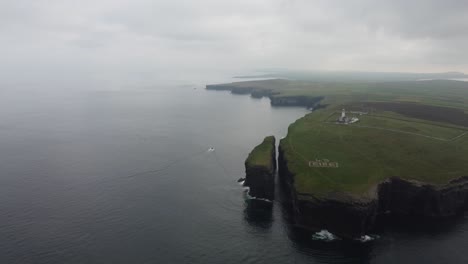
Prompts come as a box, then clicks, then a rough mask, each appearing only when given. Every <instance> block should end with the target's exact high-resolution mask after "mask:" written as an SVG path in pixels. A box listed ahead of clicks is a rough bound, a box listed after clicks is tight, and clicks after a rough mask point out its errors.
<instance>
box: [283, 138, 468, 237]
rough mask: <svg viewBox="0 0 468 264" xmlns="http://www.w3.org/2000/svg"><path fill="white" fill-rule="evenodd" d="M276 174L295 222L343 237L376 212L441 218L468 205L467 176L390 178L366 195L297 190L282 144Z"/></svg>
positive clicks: (366, 227)
mask: <svg viewBox="0 0 468 264" xmlns="http://www.w3.org/2000/svg"><path fill="white" fill-rule="evenodd" d="M278 163H279V164H278V167H279V175H280V179H281V181H282V183H283V184H285V186H286V189H287V191H288V193H289V197H290V202H291V205H292V206H293V211H294V220H295V223H296V224H297V225H298V226H300V227H303V228H305V229H309V230H313V231H316V230H319V229H327V230H329V231H330V232H332V233H334V234H336V235H338V236H340V237H343V238H356V237H359V236H361V235H364V234H366V233H367V232H368V231H370V230H372V228H373V227H374V226H375V224H376V219H377V216H379V215H383V214H386V215H391V216H394V217H397V218H399V219H405V218H406V219H413V218H421V219H442V218H448V217H453V216H456V215H458V214H460V213H462V212H463V211H464V210H466V209H467V207H468V177H461V178H458V179H456V180H453V181H451V182H449V183H448V184H445V185H442V186H435V185H431V184H425V183H420V182H416V181H408V180H403V179H400V178H396V177H394V178H390V179H387V180H385V181H384V182H382V183H380V184H379V185H377V186H376V188H374V190H371V191H370V192H369V195H368V196H367V197H366V198H358V197H351V196H349V195H345V194H338V193H336V194H329V195H328V196H327V197H325V198H322V197H320V198H318V197H315V196H313V195H305V194H300V193H297V192H296V190H295V189H294V175H293V174H292V173H291V172H290V170H289V169H288V163H287V161H286V160H285V157H284V153H283V150H282V149H281V145H280V146H279V157H278Z"/></svg>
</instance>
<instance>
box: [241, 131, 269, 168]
mask: <svg viewBox="0 0 468 264" xmlns="http://www.w3.org/2000/svg"><path fill="white" fill-rule="evenodd" d="M274 152H275V137H274V136H268V137H266V138H265V139H264V140H263V142H262V143H261V144H260V145H258V146H256V147H255V148H254V149H253V150H252V152H250V154H249V156H248V157H247V160H246V161H245V164H246V166H249V167H254V166H261V167H265V168H268V170H270V171H272V170H274V168H275V164H274V163H273V161H272V158H271V156H272V153H274Z"/></svg>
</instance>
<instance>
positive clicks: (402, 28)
mask: <svg viewBox="0 0 468 264" xmlns="http://www.w3.org/2000/svg"><path fill="white" fill-rule="evenodd" d="M467 14H468V1H453V0H452V1H451V0H445V1H442V0H438V1H436V0H424V1H421V0H419V1H418V0H411V1H408V0H392V1H379V0H358V1H351V0H343V1H330V0H326V1H315V0H233V1H223V0H167V1H158V0H76V1H71V0H50V1H45V0H0V58H1V60H2V63H1V64H0V77H1V78H3V79H18V78H19V79H21V78H23V79H24V78H29V79H34V78H45V77H47V78H68V77H70V76H81V77H79V78H87V77H90V78H91V77H96V78H98V77H99V76H107V77H109V76H127V75H128V76H130V75H134V76H140V77H141V78H144V76H148V75H158V74H161V75H165V74H172V75H177V74H184V73H187V74H188V73H198V72H225V73H228V72H232V73H233V74H238V73H247V72H249V71H250V70H255V69H263V68H288V69H298V70H362V71H366V70H371V71H413V72H434V71H462V72H467V73H468V52H467V51H466V47H468V15H467ZM109 78H111V77H109Z"/></svg>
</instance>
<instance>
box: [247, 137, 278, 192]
mask: <svg viewBox="0 0 468 264" xmlns="http://www.w3.org/2000/svg"><path fill="white" fill-rule="evenodd" d="M275 141H276V140H275V137H274V136H269V137H266V138H265V139H264V140H263V142H262V143H261V144H260V145H258V146H256V147H255V148H254V149H253V150H252V152H250V154H249V156H248V158H247V159H246V161H245V174H246V176H245V182H244V185H245V186H248V187H249V195H250V196H252V197H255V198H262V199H268V200H273V198H274V190H275V170H276V150H275V149H276V147H275Z"/></svg>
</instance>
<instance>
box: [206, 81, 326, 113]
mask: <svg viewBox="0 0 468 264" xmlns="http://www.w3.org/2000/svg"><path fill="white" fill-rule="evenodd" d="M206 89H207V90H214V91H230V92H231V93H233V94H250V95H251V96H252V97H254V98H262V97H268V98H269V99H270V103H271V105H272V106H305V107H313V108H315V107H316V106H317V104H318V103H319V102H320V101H321V100H323V99H324V97H323V96H306V95H299V96H294V95H279V94H278V92H277V91H276V92H275V90H274V89H270V88H265V87H255V86H238V85H236V84H212V85H206Z"/></svg>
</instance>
